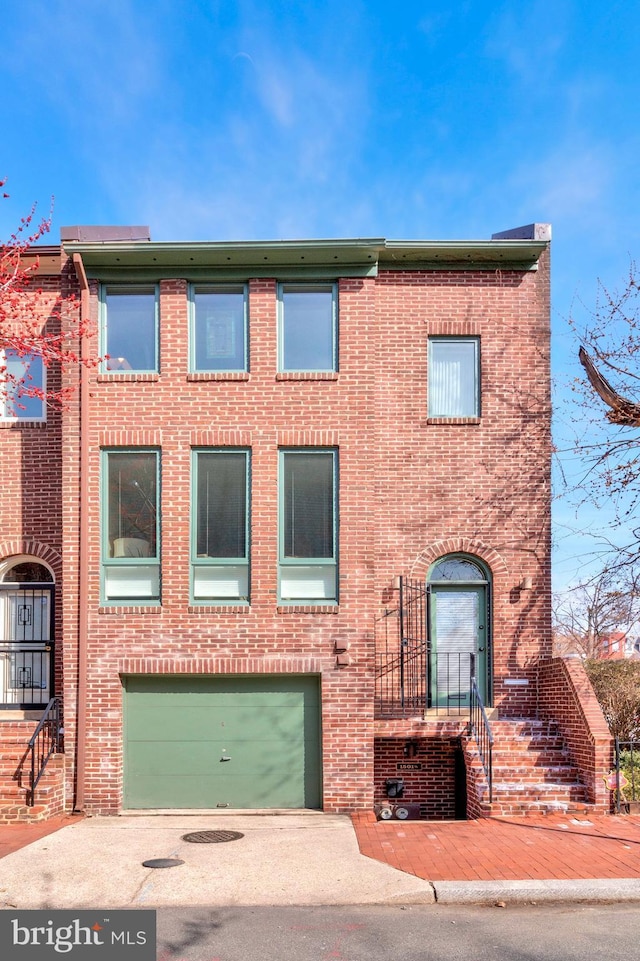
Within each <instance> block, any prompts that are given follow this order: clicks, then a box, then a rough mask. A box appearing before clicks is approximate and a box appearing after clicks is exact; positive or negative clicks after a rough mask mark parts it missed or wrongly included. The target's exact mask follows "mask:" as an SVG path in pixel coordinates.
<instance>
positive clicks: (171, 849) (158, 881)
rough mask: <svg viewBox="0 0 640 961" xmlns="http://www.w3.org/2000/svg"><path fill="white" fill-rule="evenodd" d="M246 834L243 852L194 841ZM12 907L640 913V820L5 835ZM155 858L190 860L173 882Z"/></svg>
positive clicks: (133, 822) (315, 819)
mask: <svg viewBox="0 0 640 961" xmlns="http://www.w3.org/2000/svg"><path fill="white" fill-rule="evenodd" d="M202 830H225V831H229V830H230V831H239V832H241V833H242V834H243V837H242V838H241V839H238V840H237V841H233V842H231V843H222V844H220V843H217V844H202V843H199V844H191V843H188V842H186V841H185V840H184V838H183V836H184V834H186V833H188V832H193V831H202ZM0 858H2V860H0V907H21V908H36V907H44V906H49V907H60V908H64V907H72V908H73V907H75V908H81V907H154V906H162V905H176V904H189V905H208V906H213V905H229V904H242V905H258V904H263V905H266V904H281V905H282V904H289V905H319V904H325V905H329V904H403V903H406V904H416V903H423V904H428V903H433V902H434V901H438V902H441V903H461V902H474V903H492V904H495V903H496V902H498V903H501V902H504V903H507V902H517V901H520V902H523V901H528V902H531V901H535V902H542V901H620V900H627V901H628V900H632V901H639V902H640V817H634V816H614V817H602V816H599V817H592V818H586V817H584V816H576V817H574V816H572V815H547V816H530V817H527V818H522V819H516V818H513V819H512V818H490V819H482V820H478V821H440V822H433V821H404V822H401V821H376V819H375V816H374V815H373V813H369V812H359V813H357V814H355V815H354V816H353V818H352V819H349V818H348V817H346V816H342V815H329V814H326V815H325V814H322V813H321V812H283V813H280V814H275V813H267V814H256V813H252V814H248V813H246V812H237V811H235V812H232V811H228V812H224V813H221V812H218V811H215V812H198V813H197V814H188V813H181V812H175V813H172V814H140V815H124V816H120V817H113V818H78V817H73V818H68V817H67V818H61V819H57V821H56V822H48V823H45V824H35V825H20V826H17V825H12V826H0ZM152 858H170V859H179V860H180V861H182V862H183V863H182V864H180V865H178V866H176V867H175V868H171V869H169V870H157V869H153V868H148V867H145V866H144V865H143V862H144V861H145V860H148V859H152Z"/></svg>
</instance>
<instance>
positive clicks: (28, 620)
mask: <svg viewBox="0 0 640 961" xmlns="http://www.w3.org/2000/svg"><path fill="white" fill-rule="evenodd" d="M54 591H55V588H54V585H53V584H50V583H25V584H21V583H10V584H0V710H11V709H22V710H25V709H28V708H34V709H35V708H43V707H46V705H47V704H48V703H49V700H50V698H51V697H52V696H53V693H54V691H53V671H54V636H53V625H54Z"/></svg>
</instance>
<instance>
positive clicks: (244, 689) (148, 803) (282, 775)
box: [124, 675, 321, 808]
mask: <svg viewBox="0 0 640 961" xmlns="http://www.w3.org/2000/svg"><path fill="white" fill-rule="evenodd" d="M124 689H125V696H124V740H125V763H124V807H125V808H215V807H230V808H319V807H320V806H321V761H320V697H319V684H318V679H317V678H314V677H307V676H293V675H287V676H278V677H275V676H251V677H248V676H243V677H203V676H194V677H192V676H188V675H180V676H175V675H174V676H170V677H158V676H154V677H141V676H135V677H128V678H126V679H125V681H124Z"/></svg>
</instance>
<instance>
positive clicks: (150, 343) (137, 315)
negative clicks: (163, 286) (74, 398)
mask: <svg viewBox="0 0 640 961" xmlns="http://www.w3.org/2000/svg"><path fill="white" fill-rule="evenodd" d="M136 297H140V298H143V297H145V298H147V301H146V303H142V301H141V303H140V307H139V309H138V312H137V311H136V308H135V306H134V301H133V298H136ZM120 298H122V299H121V301H120V303H119V300H120ZM125 298H127V299H128V301H129V302H128V303H127V302H126V301H125ZM151 298H153V307H152V308H151ZM110 299H111V303H110ZM116 305H118V307H117V309H116ZM151 309H152V313H151ZM110 312H111V316H112V322H111V332H110V321H109V313H110ZM159 313H160V310H159V287H158V285H157V284H102V285H101V287H100V355H101V357H104V358H106V359H105V360H103V361H102V365H101V371H102V373H108V374H118V373H122V374H128V373H134V374H155V373H158V372H159V359H158V358H159ZM116 318H117V320H118V322H116ZM151 326H153V330H152V331H151V330H149V329H148V328H150V327H151Z"/></svg>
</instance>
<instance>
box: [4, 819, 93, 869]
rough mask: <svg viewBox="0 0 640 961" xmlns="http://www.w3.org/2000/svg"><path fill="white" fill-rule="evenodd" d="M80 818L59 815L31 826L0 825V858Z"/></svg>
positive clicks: (23, 824)
mask: <svg viewBox="0 0 640 961" xmlns="http://www.w3.org/2000/svg"><path fill="white" fill-rule="evenodd" d="M81 817H82V815H78V814H61V815H60V816H59V817H55V818H50V819H49V820H48V821H35V822H33V823H31V824H29V823H25V822H16V823H14V824H0V858H3V857H4V856H5V855H6V854H13V852H14V851H19V850H20V849H21V848H23V847H25V846H26V845H27V844H31V842H32V841H39V840H40V838H44V837H46V836H47V834H53V832H54V831H59V830H60V828H64V827H66V826H67V825H68V824H73V823H74V821H77V820H79V819H80V818H81Z"/></svg>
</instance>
